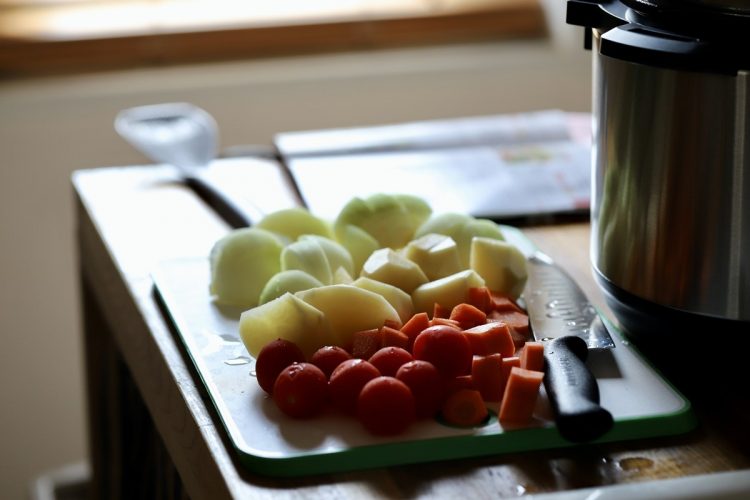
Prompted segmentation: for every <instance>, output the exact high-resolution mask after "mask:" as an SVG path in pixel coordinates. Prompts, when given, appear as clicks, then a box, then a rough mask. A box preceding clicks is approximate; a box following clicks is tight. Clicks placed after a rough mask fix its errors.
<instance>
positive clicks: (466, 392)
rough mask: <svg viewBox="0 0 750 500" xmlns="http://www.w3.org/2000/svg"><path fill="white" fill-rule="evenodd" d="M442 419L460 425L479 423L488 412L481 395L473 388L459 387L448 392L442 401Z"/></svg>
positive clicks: (466, 425) (467, 425)
mask: <svg viewBox="0 0 750 500" xmlns="http://www.w3.org/2000/svg"><path fill="white" fill-rule="evenodd" d="M442 414H443V419H444V420H445V421H446V422H447V423H449V424H451V425H457V426H461V427H470V426H473V425H479V424H481V423H482V422H483V421H484V420H485V419H486V418H487V415H488V414H489V412H488V410H487V407H486V406H485V405H484V401H482V395H481V394H480V393H479V391H477V390H474V389H461V390H458V391H456V392H454V393H452V394H450V395H449V396H448V397H447V398H446V399H445V401H444V402H443V412H442Z"/></svg>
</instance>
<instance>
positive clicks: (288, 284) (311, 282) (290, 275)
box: [258, 269, 323, 304]
mask: <svg viewBox="0 0 750 500" xmlns="http://www.w3.org/2000/svg"><path fill="white" fill-rule="evenodd" d="M316 286H323V283H321V282H320V281H318V280H317V279H316V278H315V277H314V276H312V275H310V274H308V273H306V272H304V271H300V270H299V269H289V270H288V271H281V272H280V273H276V274H275V275H274V276H273V278H271V279H270V280H268V283H266V286H265V287H263V291H262V292H261V293H260V299H259V300H258V303H259V304H265V303H266V302H270V301H272V300H273V299H276V298H278V297H281V296H282V295H284V294H285V293H287V292H290V293H294V292H299V291H301V290H307V289H309V288H315V287H316Z"/></svg>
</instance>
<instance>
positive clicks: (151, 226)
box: [73, 159, 750, 499]
mask: <svg viewBox="0 0 750 500" xmlns="http://www.w3.org/2000/svg"><path fill="white" fill-rule="evenodd" d="M212 168H217V169H221V168H224V169H226V171H227V172H231V173H232V174H233V175H234V174H236V175H239V176H240V178H244V179H245V181H246V182H239V183H238V184H237V185H239V186H240V187H242V188H243V189H244V190H246V191H247V193H248V196H249V197H251V198H252V199H254V200H256V201H257V202H258V203H256V204H260V205H261V208H263V207H266V208H268V207H272V208H281V207H282V206H293V205H294V204H296V203H297V198H296V196H295V194H294V192H293V191H292V190H290V188H289V186H288V184H287V179H286V177H285V176H284V175H282V174H281V173H278V172H276V171H275V167H274V166H273V164H271V163H270V162H264V161H262V160H250V159H244V160H240V161H238V160H232V161H221V160H220V161H218V162H216V164H215V165H214V166H212ZM243 176H244V177H243ZM259 179H260V180H259ZM73 185H74V188H75V192H76V194H77V200H78V204H77V211H78V238H79V245H80V254H81V262H80V265H81V273H82V275H83V278H84V280H86V282H87V283H88V285H89V286H90V287H91V289H92V290H93V292H94V294H95V297H96V298H97V301H98V303H99V305H100V307H101V310H102V311H103V314H104V316H105V317H106V320H107V323H108V324H109V326H110V327H111V330H112V335H113V336H114V338H115V343H116V345H117V348H118V349H119V350H120V352H121V354H122V356H123V358H124V360H125V362H126V364H127V366H128V367H129V369H130V371H131V373H132V377H133V379H134V380H135V382H136V384H137V386H138V389H139V391H140V393H141V396H142V398H143V400H144V401H145V404H146V406H147V407H148V410H149V412H150V413H151V417H152V419H153V421H154V424H155V426H156V428H157V430H158V432H159V434H160V435H161V437H162V439H163V441H164V444H165V446H166V448H167V450H168V452H169V454H170V456H171V458H172V461H173V462H174V464H175V466H176V468H177V470H178V471H179V472H180V476H181V478H182V481H183V482H184V485H185V488H186V490H187V492H188V494H189V495H190V497H192V498H211V499H220V498H247V497H253V498H255V497H260V498H271V497H273V498H281V497H284V498H290V497H303V498H351V497H361V496H367V497H389V498H402V497H409V498H412V497H435V498H458V497H464V498H488V497H492V498H497V497H516V496H520V495H523V494H529V493H543V492H553V491H561V490H571V489H577V488H583V487H591V486H606V485H612V484H617V483H630V482H636V481H645V480H650V479H666V478H676V477H680V476H693V475H698V474H703V473H711V472H719V471H731V470H738V469H748V468H750V453H748V452H749V450H750V446H749V444H750V438H749V437H748V431H747V429H746V427H745V425H744V424H745V422H747V421H750V420H748V417H750V404H748V401H747V397H742V398H738V399H736V400H734V399H730V398H727V397H724V399H723V400H722V399H721V397H711V396H706V395H705V394H704V393H702V392H700V391H697V392H696V393H695V397H693V395H692V394H689V396H690V397H691V401H692V403H693V405H694V408H695V410H696V414H697V416H698V419H699V425H698V427H697V429H696V430H694V431H692V432H690V433H688V434H684V435H680V436H673V437H665V438H655V439H644V440H636V441H627V442H620V443H611V444H606V445H605V444H600V445H588V446H581V447H576V448H568V449H562V450H552V451H538V452H528V453H517V454H506V455H498V456H493V457H484V458H477V459H462V460H460V461H446V462H439V463H429V464H419V465H408V466H399V467H389V468H383V469H375V470H368V471H361V472H348V473H343V474H329V475H323V476H314V477H307V478H300V479H287V478H285V479H271V478H267V477H262V476H258V475H254V474H252V473H250V472H248V471H246V470H245V469H243V467H242V466H241V465H240V464H239V463H238V461H237V460H236V457H235V456H234V455H233V450H232V448H231V446H230V445H229V442H228V439H227V437H226V436H225V434H224V432H223V428H222V427H221V424H220V422H219V419H218V417H217V416H216V414H215V412H214V410H213V408H212V406H211V404H210V400H209V399H208V398H207V396H206V395H205V391H204V390H203V389H202V387H201V385H200V382H199V381H198V380H197V377H196V375H195V371H194V369H193V367H192V366H191V364H190V361H189V359H188V358H187V357H186V356H185V353H184V351H183V349H182V348H181V345H180V344H179V342H178V341H177V340H176V339H175V337H174V334H173V333H172V331H171V330H170V327H169V324H168V322H167V320H166V319H165V318H164V316H163V315H162V313H161V311H160V309H159V307H158V306H157V303H156V301H155V298H154V295H153V283H152V280H151V277H150V272H151V270H152V269H153V268H154V265H155V264H156V263H157V262H159V261H160V260H163V259H170V258H175V257H194V256H206V255H207V254H208V252H209V250H210V248H211V246H212V245H213V243H214V242H215V241H216V240H217V239H218V238H219V237H221V236H222V235H224V234H226V233H227V231H229V227H228V226H227V225H226V224H225V223H224V222H223V221H222V220H221V219H220V218H219V217H218V216H217V215H216V214H215V213H214V212H212V211H211V210H210V209H209V208H208V207H207V206H206V205H205V204H204V203H203V202H202V201H201V200H200V199H199V198H197V197H196V196H195V195H194V194H193V193H192V192H191V191H190V190H188V189H186V188H185V187H184V186H182V185H181V184H179V183H177V182H175V180H174V172H173V171H172V170H171V169H170V168H168V167H155V166H149V167H127V168H103V169H94V170H85V171H79V172H76V173H75V174H74V176H73ZM524 231H525V233H526V234H527V235H528V237H529V238H530V239H532V240H533V241H534V242H535V243H536V244H537V245H538V246H539V247H540V248H541V249H543V250H544V251H546V252H547V253H549V254H550V255H551V256H552V257H553V258H554V259H555V260H557V261H558V262H559V263H560V264H561V265H562V266H563V267H564V268H565V269H566V270H568V272H569V273H570V274H571V275H572V276H573V277H574V278H575V279H576V280H577V281H578V282H579V283H580V284H581V285H582V287H583V288H584V290H585V292H586V293H587V294H588V295H589V297H591V298H592V300H593V301H594V302H595V303H596V304H597V305H599V306H601V307H605V305H604V300H603V297H602V294H601V292H600V290H599V288H598V287H597V286H596V284H595V283H594V281H593V278H592V275H591V271H590V266H589V260H588V255H589V254H588V237H589V225H588V223H586V222H580V221H578V222H567V223H566V222H562V223H554V224H544V225H537V226H528V227H524ZM746 392H747V391H746ZM724 396H726V394H724Z"/></svg>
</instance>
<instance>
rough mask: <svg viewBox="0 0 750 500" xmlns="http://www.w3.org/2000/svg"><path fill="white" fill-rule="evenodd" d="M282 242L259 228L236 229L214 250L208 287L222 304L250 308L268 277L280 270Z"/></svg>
mask: <svg viewBox="0 0 750 500" xmlns="http://www.w3.org/2000/svg"><path fill="white" fill-rule="evenodd" d="M282 248H283V247H282V244H281V241H279V239H278V238H277V237H276V236H275V235H274V234H273V233H271V232H269V231H265V230H263V229H258V228H243V229H236V230H234V231H232V232H230V233H229V234H227V235H226V236H224V237H223V238H221V239H220V240H219V241H217V242H216V244H215V245H214V247H213V248H212V250H211V255H210V258H209V260H210V264H211V282H210V284H209V290H210V293H211V295H212V296H213V297H214V300H216V302H218V303H220V304H226V305H231V306H238V307H242V308H245V309H249V308H251V307H254V306H256V305H257V304H258V300H259V298H260V293H261V291H262V290H263V287H264V286H265V285H266V283H267V282H268V280H269V279H271V277H272V276H273V275H275V274H276V273H278V272H279V271H280V270H281V266H280V263H279V256H280V255H281V250H282Z"/></svg>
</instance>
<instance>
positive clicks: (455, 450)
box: [153, 226, 695, 476]
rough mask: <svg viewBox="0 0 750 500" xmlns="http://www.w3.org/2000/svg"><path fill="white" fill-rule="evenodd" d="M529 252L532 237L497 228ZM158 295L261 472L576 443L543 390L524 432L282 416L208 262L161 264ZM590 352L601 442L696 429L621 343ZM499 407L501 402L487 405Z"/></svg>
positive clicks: (667, 389)
mask: <svg viewBox="0 0 750 500" xmlns="http://www.w3.org/2000/svg"><path fill="white" fill-rule="evenodd" d="M502 229H503V231H504V234H505V235H506V238H507V239H508V240H510V241H511V242H513V243H515V244H516V245H518V246H519V247H520V248H522V250H524V251H525V252H530V251H531V250H532V246H531V243H530V242H529V241H528V240H527V239H526V238H525V237H524V236H523V234H522V233H521V232H520V231H519V230H517V229H515V228H510V227H507V226H503V228H502ZM153 278H154V283H155V290H156V296H157V298H158V299H159V300H160V303H161V304H162V305H163V306H164V311H165V313H166V314H167V315H168V317H169V318H170V319H171V320H172V322H173V324H174V326H175V329H176V334H177V336H178V338H179V340H180V341H181V342H182V343H183V345H184V347H185V349H186V351H187V354H188V355H189V356H190V358H191V359H192V361H193V363H194V364H195V368H196V370H197V374H198V376H199V377H200V379H201V380H202V382H203V384H204V385H205V387H206V390H207V391H208V394H209V396H210V398H211V401H212V403H213V404H214V406H215V407H216V410H217V412H218V414H219V417H220V419H221V422H222V424H223V425H224V427H225V429H226V431H227V433H228V436H229V439H230V441H231V443H232V445H233V446H234V448H235V450H236V452H237V453H238V456H239V459H240V461H241V462H242V463H243V464H244V465H245V466H246V467H248V468H249V469H250V470H253V471H255V472H258V473H262V474H268V475H274V476H296V475H305V474H317V473H324V472H334V471H344V470H353V469H362V468H369V467H379V466H387V465H397V464H405V463H416V462H428V461H434V460H444V459H455V458H463V457H472V456H482V455H492V454H501V453H508V452H518V451H526V450H538V449H550V448H560V447H567V446H576V445H575V444H573V443H570V442H568V441H565V440H564V439H563V438H561V437H560V435H559V434H558V432H557V430H556V429H555V427H554V423H553V422H552V421H551V419H550V415H549V407H548V405H547V400H546V396H545V395H544V391H543V388H542V393H541V396H540V398H539V401H538V404H537V409H536V414H535V415H536V418H535V421H534V422H533V424H532V425H531V426H530V427H528V428H525V429H503V428H502V427H501V425H500V424H499V422H498V420H497V418H490V419H489V421H488V422H487V423H486V424H485V425H482V426H479V427H476V428H470V429H466V428H456V427H451V426H448V425H444V424H442V423H440V422H439V421H437V420H429V421H420V422H417V423H416V424H415V425H413V426H412V427H411V428H410V429H408V430H407V431H406V432H405V433H403V434H401V435H399V436H396V437H391V438H382V437H374V436H372V435H370V434H368V433H367V432H366V431H365V430H364V429H363V428H362V427H361V425H360V424H359V423H358V422H357V421H356V420H354V419H353V418H351V417H345V416H342V415H338V414H336V413H335V412H333V411H329V412H328V413H325V414H324V415H322V416H320V417H318V418H314V419H312V420H295V419H292V418H289V417H287V416H285V415H284V414H283V413H281V411H280V410H279V409H278V408H276V406H275V404H274V403H273V401H272V400H271V399H270V398H269V397H268V396H267V395H266V394H265V392H263V391H262V390H261V389H260V387H259V386H258V383H257V381H256V379H255V377H254V376H253V375H254V362H255V360H254V359H252V357H250V355H249V354H248V353H247V351H246V349H245V347H244V346H243V344H242V343H241V342H240V339H239V331H238V330H239V327H238V324H239V315H240V312H241V311H240V310H238V309H234V310H233V309H230V308H224V307H219V306H217V305H216V304H214V303H213V302H212V301H211V298H210V296H209V292H208V284H209V263H208V258H205V259H201V258H192V259H180V260H172V261H166V262H162V263H161V264H160V265H159V266H158V268H157V269H156V270H155V271H154V273H153ZM614 337H615V339H614V340H615V343H616V345H617V347H616V348H615V349H613V350H611V351H605V352H597V353H595V352H592V353H591V355H590V357H589V361H588V364H589V367H590V368H591V370H592V372H593V373H594V375H595V376H596V377H597V380H598V382H599V389H600V394H601V404H602V406H604V407H605V408H607V409H608V410H609V411H610V412H611V413H612V415H613V417H614V420H615V424H614V427H613V429H612V430H611V431H610V432H608V433H607V434H606V435H604V436H603V437H602V438H601V439H599V440H598V442H606V441H620V440H628V439H638V438H645V437H653V436H664V435H670V434H679V433H683V432H687V431H689V430H690V429H692V428H693V427H694V426H695V419H694V416H693V414H692V411H691V409H690V403H689V402H688V401H687V399H685V398H684V396H682V395H681V394H680V393H679V392H677V391H676V390H675V389H674V388H673V387H672V386H671V385H670V384H669V383H668V382H667V381H665V380H664V379H663V378H662V377H661V376H660V375H659V374H658V373H657V372H656V371H655V370H654V369H653V368H652V367H651V366H650V365H649V364H648V363H647V362H646V361H645V360H644V359H643V358H642V357H641V356H640V355H639V354H638V353H637V352H636V351H635V349H634V348H633V346H631V345H630V344H629V343H628V342H627V341H626V340H624V339H622V338H621V337H620V336H618V335H615V336H614ZM490 409H491V410H493V409H494V410H496V409H497V407H492V406H491V407H490Z"/></svg>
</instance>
